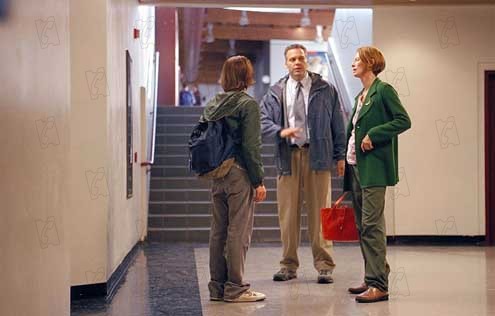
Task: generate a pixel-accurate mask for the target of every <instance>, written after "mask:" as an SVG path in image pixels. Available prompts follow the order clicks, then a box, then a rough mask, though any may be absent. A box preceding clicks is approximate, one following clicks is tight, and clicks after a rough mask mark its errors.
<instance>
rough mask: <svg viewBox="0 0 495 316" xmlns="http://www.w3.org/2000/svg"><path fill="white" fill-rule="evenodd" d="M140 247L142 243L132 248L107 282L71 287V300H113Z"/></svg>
mask: <svg viewBox="0 0 495 316" xmlns="http://www.w3.org/2000/svg"><path fill="white" fill-rule="evenodd" d="M139 247H141V242H137V243H136V244H135V245H134V247H132V249H131V250H130V251H129V253H128V254H127V255H126V256H125V258H124V260H122V262H121V263H120V264H119V266H118V267H117V269H115V271H114V272H113V273H112V275H111V276H110V278H108V280H107V282H104V283H96V284H84V285H75V286H71V287H70V300H71V301H73V300H79V299H86V298H94V297H105V299H106V300H107V301H108V300H111V299H112V298H113V296H114V295H115V293H116V292H117V289H118V287H119V285H120V284H121V283H122V281H123V279H124V277H125V275H126V273H127V271H128V269H129V267H130V266H131V264H132V262H133V261H134V258H135V257H136V255H137V252H138V249H139Z"/></svg>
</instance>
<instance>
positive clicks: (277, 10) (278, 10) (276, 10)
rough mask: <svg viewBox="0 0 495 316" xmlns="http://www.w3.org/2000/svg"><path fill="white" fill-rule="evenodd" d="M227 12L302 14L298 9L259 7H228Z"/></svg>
mask: <svg viewBox="0 0 495 316" xmlns="http://www.w3.org/2000/svg"><path fill="white" fill-rule="evenodd" d="M224 9H226V10H239V11H252V12H271V13H301V9H296V8H259V7H226V8H224Z"/></svg>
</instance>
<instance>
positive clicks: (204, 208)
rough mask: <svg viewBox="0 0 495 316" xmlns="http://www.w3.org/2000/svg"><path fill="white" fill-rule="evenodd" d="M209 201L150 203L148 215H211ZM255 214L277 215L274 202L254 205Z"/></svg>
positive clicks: (211, 206) (211, 207)
mask: <svg viewBox="0 0 495 316" xmlns="http://www.w3.org/2000/svg"><path fill="white" fill-rule="evenodd" d="M212 209H213V205H212V203H211V201H173V202H171V201H150V202H149V213H150V214H211V212H212ZM254 210H255V212H257V213H272V214H277V202H276V201H263V202H262V203H256V205H255V208H254Z"/></svg>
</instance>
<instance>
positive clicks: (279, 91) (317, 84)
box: [270, 71, 326, 100]
mask: <svg viewBox="0 0 495 316" xmlns="http://www.w3.org/2000/svg"><path fill="white" fill-rule="evenodd" d="M308 75H309V77H310V78H311V90H310V92H309V95H310V96H311V95H312V94H313V93H315V92H316V91H317V90H320V89H322V88H324V87H325V86H326V82H325V81H323V80H322V79H321V76H320V75H319V74H317V73H314V72H311V71H308ZM288 79H289V75H286V76H285V77H283V78H282V79H280V80H279V81H278V82H277V83H275V84H274V85H273V86H272V87H271V89H270V90H271V92H272V93H273V94H274V95H275V96H276V97H277V98H278V99H279V100H282V95H283V91H284V90H285V86H286V85H287V80H288Z"/></svg>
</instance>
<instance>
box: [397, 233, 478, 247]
mask: <svg viewBox="0 0 495 316" xmlns="http://www.w3.org/2000/svg"><path fill="white" fill-rule="evenodd" d="M484 242H485V236H443V235H442V236H439V235H425V236H387V244H388V245H397V246H400V245H408V246H414V245H417V246H484Z"/></svg>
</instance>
